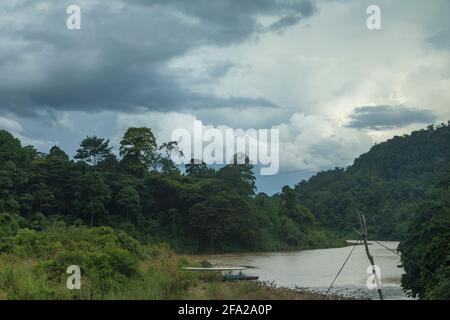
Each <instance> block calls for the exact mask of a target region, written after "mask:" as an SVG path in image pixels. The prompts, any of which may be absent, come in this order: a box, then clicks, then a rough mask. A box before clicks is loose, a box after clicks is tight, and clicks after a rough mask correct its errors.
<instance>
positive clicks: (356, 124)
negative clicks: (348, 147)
mask: <svg viewBox="0 0 450 320" xmlns="http://www.w3.org/2000/svg"><path fill="white" fill-rule="evenodd" d="M434 121H436V117H435V115H434V114H433V113H432V112H431V111H429V110H418V109H414V108H408V107H404V106H395V107H394V106H372V107H369V106H365V107H359V108H356V109H355V110H354V111H353V113H352V114H351V115H350V121H349V123H348V124H347V127H348V128H356V129H364V128H369V129H374V130H384V129H391V128H400V127H404V126H406V125H409V124H412V123H427V124H428V123H433V122H434Z"/></svg>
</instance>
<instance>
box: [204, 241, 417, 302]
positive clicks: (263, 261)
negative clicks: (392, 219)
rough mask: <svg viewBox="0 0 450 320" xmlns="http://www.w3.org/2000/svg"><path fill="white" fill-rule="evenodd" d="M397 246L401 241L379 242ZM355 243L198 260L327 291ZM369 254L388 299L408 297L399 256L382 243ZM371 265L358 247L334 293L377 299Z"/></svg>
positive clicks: (285, 284)
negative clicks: (402, 284) (370, 285)
mask: <svg viewBox="0 0 450 320" xmlns="http://www.w3.org/2000/svg"><path fill="white" fill-rule="evenodd" d="M380 243H382V244H384V245H385V246H387V247H389V248H391V249H394V250H395V249H396V248H397V246H398V242H392V241H380ZM352 247H353V246H348V247H344V248H334V249H317V250H302V251H293V252H269V253H238V254H218V255H202V256H197V257H196V258H197V259H202V260H208V261H210V262H211V263H213V264H214V265H221V266H223V265H227V266H252V267H254V268H251V269H248V270H246V271H245V273H246V274H248V275H256V276H259V279H260V280H261V281H269V282H273V283H274V284H275V285H277V286H281V287H288V288H302V289H307V290H310V291H320V292H325V291H326V290H327V288H328V287H329V286H330V284H331V282H332V281H333V279H334V278H335V276H336V274H337V272H338V271H339V269H340V267H341V266H342V264H343V263H344V261H345V259H346V258H347V256H348V254H349V253H350V251H351V250H352ZM369 249H370V253H371V254H372V256H373V257H374V259H375V263H376V265H378V266H379V267H380V271H381V286H382V290H383V295H384V297H385V299H408V297H407V296H406V295H405V294H404V292H403V291H402V290H401V288H400V279H401V275H402V273H403V269H402V268H399V267H398V265H399V264H400V259H399V257H398V256H397V255H396V254H394V253H393V252H390V251H388V250H386V249H385V248H383V247H381V246H379V245H378V244H375V243H373V244H371V245H370V246H369ZM369 265H370V263H369V260H368V259H367V256H366V253H365V250H364V246H361V245H359V246H357V247H356V248H355V250H354V252H353V254H352V255H351V257H350V259H349V261H348V262H347V264H346V265H345V267H344V269H343V271H342V272H341V274H340V276H339V277H338V279H337V280H336V282H335V284H334V287H333V289H332V290H331V291H330V292H331V293H335V294H339V295H343V296H347V297H352V298H358V299H378V294H377V291H376V290H369V289H368V288H367V286H366V281H367V279H368V277H369V276H370V274H368V273H366V271H367V267H368V266H369Z"/></svg>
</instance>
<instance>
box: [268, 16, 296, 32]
mask: <svg viewBox="0 0 450 320" xmlns="http://www.w3.org/2000/svg"><path fill="white" fill-rule="evenodd" d="M302 19H303V16H301V15H295V14H292V15H287V16H284V17H282V18H281V19H279V20H278V21H276V22H274V23H272V24H271V25H270V26H269V28H268V29H267V30H268V31H272V32H280V31H282V30H284V29H286V28H288V27H291V26H293V25H296V24H297V23H299V22H300V21H301V20H302Z"/></svg>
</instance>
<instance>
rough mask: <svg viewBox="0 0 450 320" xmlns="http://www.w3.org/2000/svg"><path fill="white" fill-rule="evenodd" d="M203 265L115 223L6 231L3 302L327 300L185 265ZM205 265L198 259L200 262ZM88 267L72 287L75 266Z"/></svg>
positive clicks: (1, 250) (1, 252)
mask: <svg viewBox="0 0 450 320" xmlns="http://www.w3.org/2000/svg"><path fill="white" fill-rule="evenodd" d="M195 263H196V262H194V261H190V260H188V259H186V258H185V257H182V256H179V255H177V254H175V253H174V252H173V251H172V250H171V249H170V248H168V247H167V246H162V245H147V246H145V245H142V244H141V243H139V242H138V241H136V240H135V239H133V238H132V237H130V236H129V235H127V234H125V233H123V232H116V231H114V230H113V229H111V228H107V227H100V228H88V227H84V226H54V227H52V228H49V229H47V230H45V231H36V230H30V229H19V230H17V232H14V233H10V234H8V232H5V230H4V232H3V234H0V299H29V300H35V299H36V300H44V299H143V300H147V299H236V300H245V299H301V300H304V299H322V297H321V296H320V295H317V294H313V293H306V292H298V291H295V290H288V289H280V288H275V287H273V286H271V285H268V284H263V283H258V282H223V281H222V279H221V277H220V276H219V274H215V273H203V274H197V273H193V272H189V271H185V270H183V266H187V265H192V264H195ZM197 263H198V262H197ZM71 265H78V266H79V267H80V268H81V290H69V289H68V288H67V286H66V283H67V279H68V277H69V276H70V275H69V274H67V273H66V270H67V268H68V266H71Z"/></svg>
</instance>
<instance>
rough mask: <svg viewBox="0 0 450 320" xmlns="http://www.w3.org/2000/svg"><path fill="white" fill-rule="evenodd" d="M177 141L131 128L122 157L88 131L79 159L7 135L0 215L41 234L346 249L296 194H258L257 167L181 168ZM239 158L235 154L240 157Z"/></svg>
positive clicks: (227, 247)
mask: <svg viewBox="0 0 450 320" xmlns="http://www.w3.org/2000/svg"><path fill="white" fill-rule="evenodd" d="M176 150H177V146H176V143H174V142H169V143H163V144H161V145H157V142H156V139H155V138H154V136H153V133H152V131H151V129H149V128H129V129H128V130H127V132H126V133H125V135H124V137H123V139H122V141H121V142H120V150H119V151H120V152H119V154H120V157H117V156H116V155H115V154H114V152H113V150H112V147H111V146H110V144H109V140H107V139H104V138H99V137H96V136H91V137H86V138H85V139H84V140H83V141H81V143H80V148H79V150H78V151H77V154H76V155H75V157H74V159H70V158H69V156H68V155H67V154H66V153H65V152H64V151H63V150H61V149H60V148H59V147H57V146H54V147H52V148H51V149H50V151H49V153H48V154H43V153H39V152H37V151H36V149H35V148H34V147H32V146H22V145H21V142H20V141H19V140H18V139H16V138H15V137H13V135H11V134H10V133H9V132H7V131H4V130H2V131H0V214H3V215H5V214H8V215H11V214H13V215H18V216H20V217H21V220H20V221H22V222H21V223H22V224H25V225H24V227H27V228H30V229H35V230H42V229H46V228H48V227H49V226H51V225H53V224H55V223H56V222H64V223H65V224H67V225H86V226H89V227H97V226H111V227H113V228H114V229H118V230H123V231H126V232H127V233H129V234H130V235H132V236H133V237H135V238H137V239H139V240H141V241H142V242H144V243H160V242H167V243H170V244H171V245H172V247H174V248H175V249H176V250H179V251H189V252H224V251H244V250H248V251H254V250H282V249H293V248H314V247H326V246H333V245H340V244H341V242H340V241H338V240H337V239H336V237H333V236H332V235H331V233H329V232H327V231H325V230H324V229H323V228H321V226H320V224H319V223H318V221H317V220H316V218H315V217H314V214H313V213H311V211H309V210H308V209H306V208H305V207H303V206H301V205H300V204H298V203H297V202H296V199H295V194H294V193H293V190H291V189H289V188H285V189H283V192H282V193H280V194H279V195H278V196H277V197H273V198H271V197H268V196H267V195H265V194H258V195H256V194H255V191H256V188H255V176H254V173H253V167H252V166H251V165H250V164H248V162H246V163H245V164H237V161H235V163H232V164H229V165H226V166H224V167H222V168H221V169H219V170H214V169H211V168H209V167H207V166H206V165H205V164H204V163H197V162H196V161H192V162H191V163H190V164H188V165H186V167H185V170H184V172H183V173H182V172H180V170H179V169H178V168H177V166H175V165H174V163H173V162H172V160H171V158H170V154H171V153H172V152H176ZM235 159H236V157H235Z"/></svg>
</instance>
